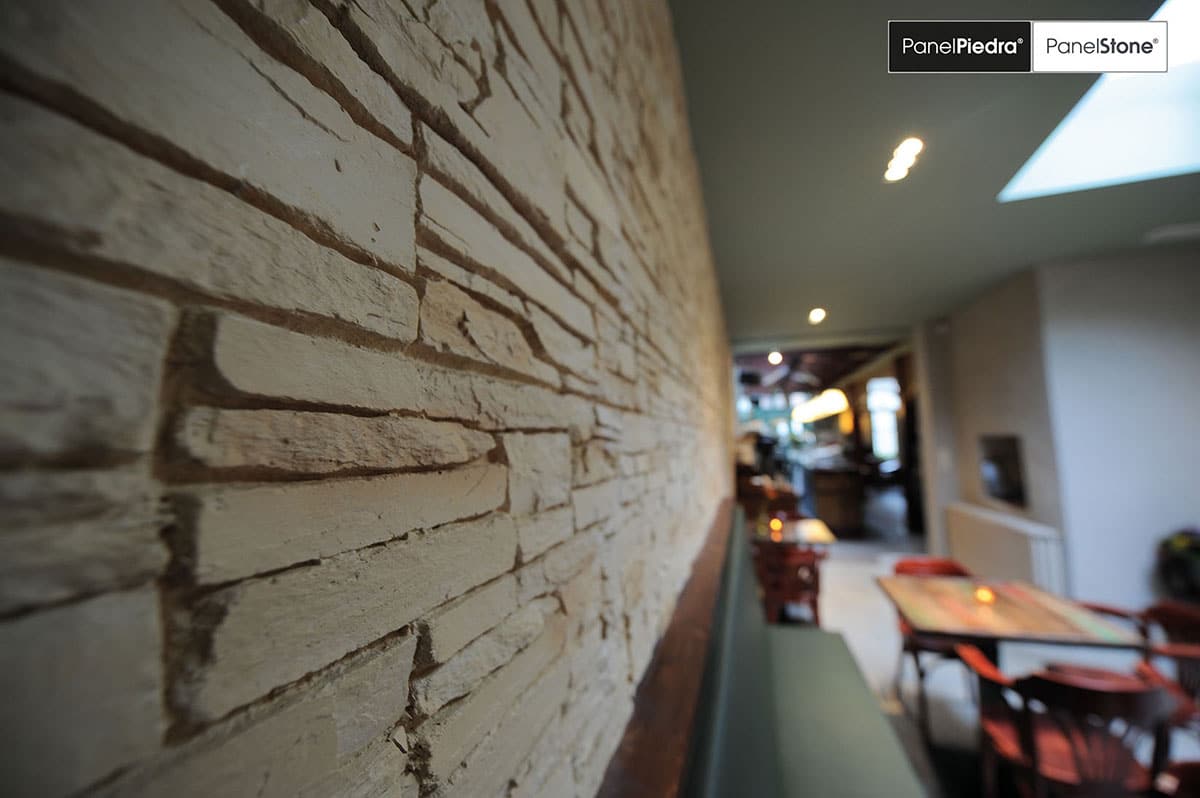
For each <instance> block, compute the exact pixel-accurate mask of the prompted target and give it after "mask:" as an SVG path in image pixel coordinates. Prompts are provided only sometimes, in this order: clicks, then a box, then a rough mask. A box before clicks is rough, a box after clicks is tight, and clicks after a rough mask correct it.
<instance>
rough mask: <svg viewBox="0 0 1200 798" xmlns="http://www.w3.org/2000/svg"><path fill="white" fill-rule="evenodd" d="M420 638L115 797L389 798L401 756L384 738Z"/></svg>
mask: <svg viewBox="0 0 1200 798" xmlns="http://www.w3.org/2000/svg"><path fill="white" fill-rule="evenodd" d="M415 646H416V639H415V638H413V637H403V638H400V639H399V640H396V641H389V643H388V644H387V645H386V646H383V647H381V648H378V649H373V650H370V651H367V652H364V653H362V654H359V655H356V656H354V657H352V658H350V659H349V660H348V661H346V662H345V663H341V664H339V665H338V666H337V667H336V668H334V669H333V671H332V672H331V673H330V676H333V677H336V678H335V679H332V680H331V681H329V682H327V683H325V684H320V685H307V686H304V687H302V688H300V689H299V690H294V691H292V692H289V693H287V694H285V695H284V696H282V697H280V698H279V699H278V700H276V701H275V702H273V703H271V704H268V705H267V706H264V707H256V708H254V709H252V710H250V711H249V712H247V713H245V714H243V715H239V716H237V717H235V718H233V719H231V720H230V721H227V722H224V723H221V724H218V725H217V726H215V727H213V728H212V729H211V730H209V731H208V732H207V733H205V734H203V735H201V736H199V737H198V738H196V739H194V740H192V741H190V742H189V743H187V744H186V745H184V746H183V747H182V748H180V749H177V750H175V751H173V752H172V754H171V755H169V756H168V757H165V758H164V760H163V761H161V762H157V763H153V764H152V765H151V766H149V767H146V768H141V769H136V770H134V771H132V772H130V773H128V774H125V775H124V776H122V777H121V778H120V779H119V780H118V781H117V782H116V783H115V784H113V785H112V787H111V791H106V792H111V794H112V795H113V796H139V797H140V796H146V798H149V797H150V796H154V795H178V796H185V797H190V796H196V798H200V797H201V796H209V795H249V794H253V795H263V796H277V797H278V798H289V797H290V796H295V795H311V796H314V797H315V796H333V795H381V796H382V795H392V794H394V792H392V791H393V790H395V782H397V781H400V780H402V778H403V773H404V769H405V766H406V764H407V759H408V758H407V757H406V756H405V755H404V753H403V752H401V751H399V750H398V749H397V748H396V746H395V745H394V744H393V743H392V742H390V741H389V740H388V739H387V733H388V731H389V730H390V729H391V728H392V727H393V726H394V725H395V724H396V723H397V722H398V721H399V720H400V718H401V716H402V715H403V714H404V706H405V703H406V702H407V698H408V689H407V685H408V675H409V672H410V670H411V668H412V659H413V651H414V649H415Z"/></svg>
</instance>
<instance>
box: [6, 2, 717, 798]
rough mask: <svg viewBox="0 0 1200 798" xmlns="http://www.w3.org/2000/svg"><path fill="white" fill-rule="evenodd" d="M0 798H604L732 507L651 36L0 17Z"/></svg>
mask: <svg viewBox="0 0 1200 798" xmlns="http://www.w3.org/2000/svg"><path fill="white" fill-rule="evenodd" d="M0 67H2V68H0V126H2V127H3V132H2V138H0V141H2V142H3V144H2V146H0V282H2V286H0V306H2V308H0V341H2V342H3V344H2V346H0V413H2V417H0V515H2V516H3V520H2V525H3V528H2V529H0V682H2V684H3V688H2V689H3V692H4V697H3V701H0V735H2V738H3V740H2V746H0V749H2V753H0V783H2V784H3V785H4V790H3V791H4V792H5V794H6V795H13V796H22V795H37V796H58V795H68V794H72V795H73V794H86V795H113V796H116V795H119V796H151V795H154V796H161V795H169V796H175V797H176V798H178V797H180V796H192V795H197V796H199V795H204V796H217V795H220V796H240V795H259V796H334V795H336V796H368V795H370V796H374V795H417V794H418V793H420V794H422V795H428V794H437V795H465V796H476V795H478V796H495V795H508V796H535V795H536V796H569V795H584V796H586V795H591V794H593V793H594V792H595V790H596V788H597V786H598V784H599V780H600V778H601V776H602V774H603V770H604V767H605V765H606V763H607V760H608V759H609V757H610V755H611V753H612V751H613V749H614V747H615V745H616V743H617V741H618V740H619V738H620V735H621V732H622V729H623V726H624V723H625V721H626V719H627V717H628V715H629V712H630V706H631V696H632V694H633V691H634V688H635V686H636V683H637V681H638V678H639V676H640V675H641V673H642V672H643V670H644V669H645V667H646V665H647V663H648V660H649V658H650V656H651V654H652V651H653V646H654V643H655V641H656V639H657V637H658V635H659V633H660V630H661V629H662V628H663V627H664V625H665V622H666V620H667V618H668V617H669V615H670V613H671V610H672V605H673V601H674V598H675V596H676V595H677V594H678V591H679V589H680V588H681V586H682V584H683V582H684V580H685V579H686V577H687V575H688V572H689V568H690V564H691V560H692V558H693V555H694V554H695V553H696V551H697V550H698V548H699V546H700V544H701V542H702V539H703V537H704V534H705V532H706V530H707V527H708V525H709V522H710V520H711V519H712V518H713V516H714V512H715V510H716V508H717V505H718V503H719V501H720V500H721V498H722V497H723V496H725V495H727V494H728V493H729V484H728V461H729V452H728V441H727V439H728V425H729V419H730V418H731V413H730V410H729V396H728V393H729V369H728V352H727V348H726V344H725V331H724V327H723V322H722V319H721V311H720V306H719V302H718V298H717V294H716V286H715V280H714V275H713V269H712V264H711V260H710V255H709V250H708V244H707V236H706V231H705V223H704V216H703V209H702V203H701V199H700V195H699V188H698V181H697V175H696V168H695V164H694V161H693V157H692V152H691V145H690V141H689V137H688V131H687V127H686V122H685V116H684V112H683V96H682V90H681V84H680V77H679V70H678V66H677V63H676V55H675V47H674V41H673V38H672V33H671V25H670V19H669V17H668V14H667V11H666V5H665V3H664V2H662V1H661V0H655V1H654V2H646V1H645V0H613V1H612V2H605V3H597V2H590V0H589V1H585V0H566V1H565V2H563V1H561V0H559V1H557V2H556V0H487V2H483V1H481V0H440V2H439V0H311V2H308V1H307V0H303V1H302V0H11V1H10V2H5V3H3V4H2V5H0Z"/></svg>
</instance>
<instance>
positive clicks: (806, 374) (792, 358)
mask: <svg viewBox="0 0 1200 798" xmlns="http://www.w3.org/2000/svg"><path fill="white" fill-rule="evenodd" d="M886 350H887V347H884V346H842V347H833V348H828V349H818V350H808V351H801V352H794V351H786V352H783V353H781V354H782V355H783V362H781V363H780V364H779V365H778V366H772V365H771V363H770V362H769V361H768V360H767V355H766V354H763V353H757V354H741V355H737V356H736V357H735V358H734V361H733V363H734V366H735V367H736V368H737V370H738V373H739V374H742V375H754V376H756V377H758V378H761V383H758V384H746V383H743V385H742V387H741V392H742V393H745V394H749V395H751V396H753V395H756V394H769V393H780V392H782V393H792V392H793V391H802V392H805V393H816V392H818V391H823V390H825V389H826V388H831V387H833V386H834V385H836V384H837V382H838V381H839V380H841V379H842V378H843V377H847V376H849V375H850V374H852V373H854V372H855V371H857V370H858V369H860V368H862V367H863V366H865V365H867V364H868V363H870V362H871V361H873V360H874V359H875V358H877V357H879V356H880V355H882V354H883V353H884V352H885V351H886Z"/></svg>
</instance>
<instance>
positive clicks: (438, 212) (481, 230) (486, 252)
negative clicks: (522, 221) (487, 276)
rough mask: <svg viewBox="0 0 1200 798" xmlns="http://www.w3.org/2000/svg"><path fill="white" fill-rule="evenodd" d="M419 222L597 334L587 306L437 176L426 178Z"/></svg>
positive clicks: (573, 325)
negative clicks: (435, 178)
mask: <svg viewBox="0 0 1200 798" xmlns="http://www.w3.org/2000/svg"><path fill="white" fill-rule="evenodd" d="M420 195H421V211H422V213H421V219H420V224H421V225H422V226H423V228H424V229H426V230H428V231H429V233H430V234H431V235H434V236H437V238H438V239H439V240H441V241H442V243H443V244H445V245H446V246H447V247H450V248H451V249H453V250H454V251H456V252H458V253H460V254H461V255H463V256H465V257H467V258H470V259H471V260H473V261H475V262H477V263H479V264H481V265H482V266H484V267H486V268H488V269H491V270H493V271H494V272H495V273H496V274H497V275H499V276H500V277H502V278H503V279H505V280H508V281H509V282H510V283H512V285H513V287H514V288H516V289H517V290H519V291H521V292H522V293H524V294H525V295H526V296H527V297H529V298H530V299H532V300H533V301H535V302H537V303H538V304H540V305H542V306H543V307H544V308H546V309H547V310H549V311H550V312H552V313H554V314H555V315H556V316H558V317H559V319H560V320H561V321H562V322H563V324H566V325H567V326H569V327H571V328H572V329H573V330H575V331H576V332H578V333H579V334H581V335H583V336H585V337H590V336H592V335H594V334H595V326H594V324H593V322H592V314H591V311H590V310H589V309H588V306H587V305H586V304H585V303H584V302H583V300H581V299H580V298H579V297H577V296H576V295H575V294H574V293H572V292H571V291H570V289H568V288H567V287H566V286H564V285H563V284H562V283H560V282H559V281H558V280H556V279H555V278H554V277H552V276H551V275H550V273H549V272H547V271H546V270H545V269H544V268H542V267H541V266H540V265H538V263H537V262H536V261H535V260H534V259H533V258H531V257H530V256H529V255H528V254H527V253H525V252H524V251H522V250H521V249H519V248H517V247H516V246H515V245H514V244H512V242H510V241H509V240H508V239H507V238H505V237H504V236H503V235H501V233H500V231H499V230H497V229H496V227H495V225H493V224H492V223H491V222H490V221H489V220H487V219H485V218H484V217H483V216H481V215H479V214H478V213H477V212H476V211H475V209H474V208H472V207H471V206H470V205H468V204H467V203H466V202H464V201H463V200H462V199H460V198H459V197H458V196H457V195H455V194H454V193H453V192H452V191H450V190H449V189H447V188H446V187H445V186H443V185H442V184H441V183H439V182H437V181H436V180H432V179H429V178H425V179H423V180H421V185H420Z"/></svg>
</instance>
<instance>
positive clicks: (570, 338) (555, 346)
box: [528, 303, 596, 380]
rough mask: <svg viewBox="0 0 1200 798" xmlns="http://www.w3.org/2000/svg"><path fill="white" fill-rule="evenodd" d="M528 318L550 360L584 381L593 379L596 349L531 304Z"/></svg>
mask: <svg viewBox="0 0 1200 798" xmlns="http://www.w3.org/2000/svg"><path fill="white" fill-rule="evenodd" d="M528 317H529V321H530V323H531V324H532V325H533V331H534V332H535V333H536V334H537V337H538V341H540V342H541V344H542V346H543V347H544V348H545V350H546V354H547V355H549V356H550V359H551V360H553V361H554V362H555V363H558V364H559V365H561V366H564V367H565V368H568V369H570V370H571V371H573V372H574V373H576V374H578V375H580V376H581V377H583V378H584V379H589V380H590V379H593V378H594V377H595V374H596V348H595V347H594V346H593V345H592V344H590V343H587V342H586V341H584V340H583V339H582V338H580V337H578V336H577V335H575V334H573V333H571V332H570V331H569V330H567V329H565V328H564V327H563V326H562V325H561V324H559V323H558V322H557V321H555V320H554V317H553V316H551V315H550V314H548V313H546V312H545V311H543V310H542V309H541V308H539V307H538V306H537V305H534V304H532V303H530V305H529V311H528Z"/></svg>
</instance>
